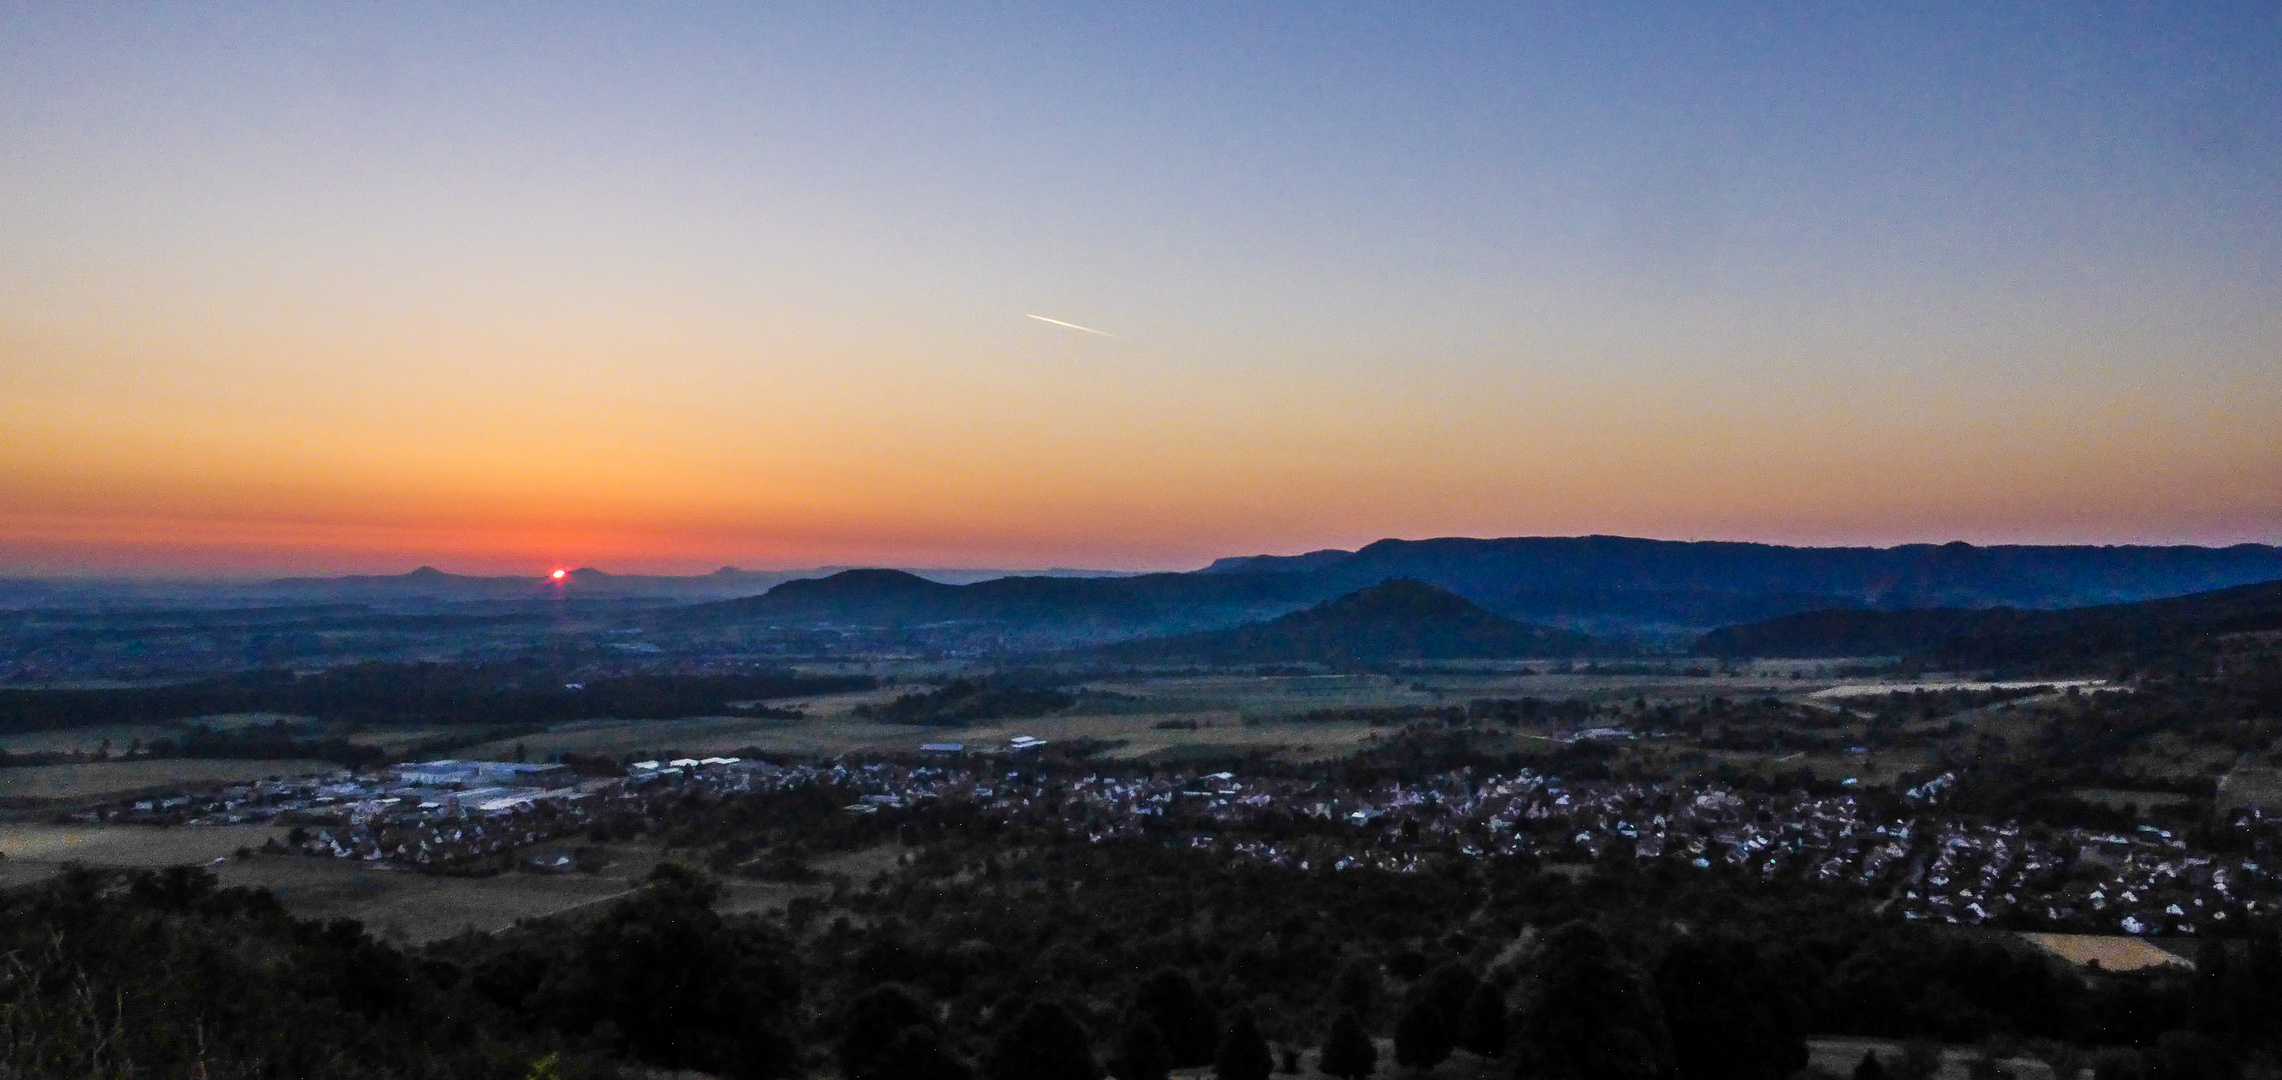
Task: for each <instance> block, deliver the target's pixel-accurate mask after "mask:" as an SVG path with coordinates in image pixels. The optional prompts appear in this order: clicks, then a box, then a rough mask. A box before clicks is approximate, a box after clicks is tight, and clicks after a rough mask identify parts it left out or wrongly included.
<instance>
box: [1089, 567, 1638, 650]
mask: <svg viewBox="0 0 2282 1080" xmlns="http://www.w3.org/2000/svg"><path fill="white" fill-rule="evenodd" d="M1595 644H1596V642H1595V641H1594V640H1593V639H1592V638H1590V637H1587V636H1585V635H1583V634H1574V633H1569V632H1567V631H1563V630H1553V629H1548V628H1546V627H1542V626H1529V625H1526V624H1523V623H1518V622H1515V621H1513V620H1512V619H1507V618H1504V617H1501V616H1498V615H1494V614H1491V613H1490V612H1487V611H1484V610H1482V609H1481V608H1480V607H1478V606H1476V605H1474V604H1472V603H1470V602H1468V601H1467V600H1466V598H1465V597H1462V596H1459V595H1457V594H1455V593H1452V592H1450V591H1448V590H1446V589H1440V588H1436V587H1435V586H1432V585H1428V584H1426V583H1425V582H1422V581H1412V580H1408V579H1399V580H1395V581H1388V582H1383V583H1381V584H1378V585H1373V586H1370V587H1368V588H1365V589H1361V590H1358V591H1356V592H1352V593H1349V594H1347V595H1345V596H1341V597H1337V598H1335V599H1332V600H1327V601H1324V602H1323V603H1320V604H1317V605H1315V606H1314V607H1311V608H1308V609H1306V610H1304V611H1295V612H1293V613H1291V614H1289V615H1284V616H1281V617H1278V618H1275V619H1270V620H1268V621H1266V622H1261V623H1254V624H1251V625H1248V626H1237V627H1232V628H1229V629H1226V630H1215V631H1209V632H1206V633H1198V634H1186V635H1182V636H1178V637H1169V638H1153V639H1148V640H1143V641H1129V642H1123V643H1120V644H1116V645H1110V646H1107V647H1104V648H1102V649H1101V650H1099V654H1100V655H1101V656H1102V657H1104V658H1105V659H1111V660H1124V661H1182V660H1189V661H1200V662H1204V663H1214V664H1249V663H1319V664H1329V665H1333V666H1349V665H1354V664H1371V663H1383V662H1386V661H1394V660H1459V659H1507V658H1513V657H1523V656H1574V655H1580V654H1583V653H1587V652H1590V651H1592V650H1593V647H1594V645H1595Z"/></svg>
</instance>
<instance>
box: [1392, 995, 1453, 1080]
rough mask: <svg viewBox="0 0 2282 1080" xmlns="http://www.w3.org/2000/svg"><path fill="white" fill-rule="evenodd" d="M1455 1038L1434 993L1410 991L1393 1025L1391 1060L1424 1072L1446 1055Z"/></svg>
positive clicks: (1448, 1053) (1407, 1067) (1440, 1061)
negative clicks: (1407, 999)
mask: <svg viewBox="0 0 2282 1080" xmlns="http://www.w3.org/2000/svg"><path fill="white" fill-rule="evenodd" d="M1454 1042H1455V1040H1453V1039H1452V1038H1451V1037H1450V1024H1449V1022H1448V1021H1447V1020H1445V1019H1443V1016H1442V1003H1441V1002H1439V1001H1436V1000H1435V999H1434V995H1432V994H1426V993H1420V994H1412V995H1411V999H1410V1004H1408V1005H1405V1006H1404V1007H1403V1012H1402V1020H1401V1021H1400V1022H1398V1023H1397V1024H1396V1025H1395V1064H1397V1065H1400V1066H1402V1067H1404V1068H1406V1069H1416V1070H1418V1071H1419V1072H1422V1073H1423V1072H1426V1071H1428V1070H1430V1069H1432V1068H1434V1067H1435V1066H1436V1065H1440V1064H1442V1062H1443V1061H1444V1060H1445V1059H1447V1058H1449V1056H1450V1051H1451V1049H1452V1048H1453V1046H1454Z"/></svg>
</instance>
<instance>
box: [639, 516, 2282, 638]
mask: <svg viewBox="0 0 2282 1080" xmlns="http://www.w3.org/2000/svg"><path fill="white" fill-rule="evenodd" d="M1395 578H1410V579H1414V580H1417V581H1422V582H1425V583H1427V584H1430V585H1434V586H1437V587H1440V588H1443V589H1447V590H1449V591H1450V592H1453V593H1456V594H1458V595H1459V596H1462V597H1464V598H1466V599H1467V600H1470V601H1472V602H1474V603H1475V604H1478V605H1480V606H1481V607H1483V608H1485V609H1487V610H1488V611H1490V612H1492V613H1495V614H1497V615H1502V616H1505V617H1506V618H1509V619H1516V620H1520V621H1523V622H1530V623H1538V624H1543V625H1549V626H1559V627H1563V628H1565V629H1571V630H1578V631H1583V632H1589V633H1596V634H1607V635H1630V634H1637V633H1641V632H1651V633H1663V634H1674V633H1685V632H1691V631H1694V630H1702V629H1708V628H1711V627H1716V626H1726V625H1735V624H1740V623H1750V622H1756V621H1760V620H1764V619H1770V618H1774V617H1776V616H1781V615H1788V614H1792V613H1795V612H1803V611H1820V610H1826V609H1836V608H1878V609H1892V610H1899V609H1907V608H1937V607H1952V608H1991V607H1998V606H2011V607H2018V608H2066V607H2080V606H2084V605H2088V604H2112V603H2129V602H2133V601H2139V600H2148V599H2154V598H2158V597H2164V596H2176V595H2180V594H2183V593H2191V592H2197V591H2202V590H2208V589H2215V588H2224V587H2228V586H2234V585H2242V584H2248V583H2251V582H2257V581H2268V580H2272V579H2275V578H2282V549H2278V548H2274V547H2268V546H2262V545H2250V544H2245V545H2238V546H2235V547H2229V548H2203V547H2030V546H2007V547H1974V546H1972V545H1970V544H1962V543H1959V544H1941V545H1932V544H1915V545H1905V546H1901V547H1891V548H1802V547H1781V546H1777V545H1772V544H1738V543H1724V542H1693V541H1691V542H1681V541H1669V540H1643V539H1635V538H1629V537H1619V536H1585V537H1518V538H1509V539H1495V540H1477V539H1464V538H1449V539H1438V540H1382V541H1379V542H1378V543H1375V544H1371V545H1369V546H1367V547H1364V548H1363V549H1361V550H1359V551H1354V552H1342V551H1318V552H1312V553H1309V554H1307V555H1300V556H1290V557H1276V556H1253V557H1247V558H1235V559H1222V560H1220V561H1218V562H1216V563H1214V564H1213V565H1212V566H1210V567H1208V568H1206V569H1205V570H1203V571H1199V572H1194V573H1185V574H1142V575H1137V576H1132V577H1121V578H1074V577H1006V578H998V579H994V580H988V581H979V582H975V583H973V584H969V585H944V584H939V583H936V582H932V581H928V580H926V579H924V578H920V577H918V576H915V575H912V574H907V573H903V572H900V571H892V570H853V571H847V572H844V573H839V574H835V575H832V576H830V577H826V578H820V579H815V580H803V581H790V582H786V583H784V584H781V585H778V586H776V587H775V588H773V589H770V590H769V591H768V592H767V593H766V594H763V595H759V596H750V597H745V598H741V599H737V600H729V601H722V602H718V603H711V604H700V605H694V606H692V607H688V608H683V609H678V610H677V611H675V612H674V613H673V614H671V615H670V616H663V617H662V620H663V621H671V622H678V623H681V624H686V625H707V624H729V623H742V622H788V623H810V624H814V623H840V624H846V625H870V626H882V625H918V624H925V623H946V622H993V623H1001V624H1007V625H1012V626H1021V627H1026V628H1036V627H1048V628H1076V629H1077V630H1079V631H1081V632H1082V633H1083V634H1085V635H1087V636H1091V637H1093V638H1094V639H1096V640H1102V639H1113V638H1116V637H1121V636H1123V637H1139V636H1144V635H1170V634H1179V633H1187V632H1192V631H1201V630H1215V629H1222V628H1226V627H1230V626H1235V625H1238V624H1241V623H1245V622H1254V621H1259V620H1262V619H1268V618H1273V617H1275V616H1278V615H1282V614H1285V613H1288V612H1291V611H1294V610H1296V609H1298V608H1301V607H1304V606H1306V605H1309V604H1314V603H1319V602H1321V601H1324V600H1328V599H1331V598H1333V597H1337V596H1342V595H1345V594H1347V593H1350V592H1354V591H1355V590H1357V589H1362V588H1367V587H1369V586H1372V585H1375V584H1377V583H1379V582H1382V581H1387V580H1390V579H1395Z"/></svg>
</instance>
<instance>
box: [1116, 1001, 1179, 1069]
mask: <svg viewBox="0 0 2282 1080" xmlns="http://www.w3.org/2000/svg"><path fill="white" fill-rule="evenodd" d="M1172 1069H1173V1052H1172V1051H1170V1050H1167V1049H1166V1048H1165V1037H1164V1035H1162V1034H1160V1033H1159V1032H1158V1031H1157V1022H1156V1021H1154V1020H1151V1019H1149V1014H1148V1013H1145V1012H1142V1011H1141V1010H1139V1009H1134V1010H1132V1011H1130V1012H1128V1013H1126V1014H1125V1023H1124V1024H1123V1025H1121V1026H1120V1027H1119V1028H1118V1031H1117V1049H1116V1052H1115V1053H1114V1054H1113V1055H1112V1056H1111V1057H1110V1059H1109V1075H1111V1076H1114V1077H1116V1078H1117V1080H1165V1074H1167V1073H1169V1072H1171V1071H1172Z"/></svg>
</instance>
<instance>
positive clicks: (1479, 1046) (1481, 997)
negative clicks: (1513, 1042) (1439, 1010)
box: [1458, 982, 1508, 1057]
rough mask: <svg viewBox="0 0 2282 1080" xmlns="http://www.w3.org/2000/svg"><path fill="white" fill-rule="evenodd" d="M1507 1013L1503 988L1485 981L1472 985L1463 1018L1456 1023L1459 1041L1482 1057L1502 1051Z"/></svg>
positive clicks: (1459, 1043) (1504, 1041) (1491, 1055)
mask: <svg viewBox="0 0 2282 1080" xmlns="http://www.w3.org/2000/svg"><path fill="white" fill-rule="evenodd" d="M1507 1016H1508V1010H1507V1009H1506V1004H1505V991H1503V990H1500V989H1498V988H1497V987H1495V986H1492V985H1491V984H1489V983H1486V982H1485V983H1482V984H1480V985H1478V986H1476V987H1474V997H1473V999H1472V1000H1470V1001H1468V1002H1467V1003H1466V1016H1465V1019H1464V1020H1463V1021H1462V1022H1461V1023H1460V1024H1459V1025H1458V1045H1460V1046H1462V1047H1465V1048H1466V1049H1468V1050H1471V1051H1473V1052H1474V1053H1477V1054H1480V1055H1482V1056H1483V1057H1497V1056H1498V1055H1500V1054H1503V1053H1505V1044H1506V1019H1507Z"/></svg>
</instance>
